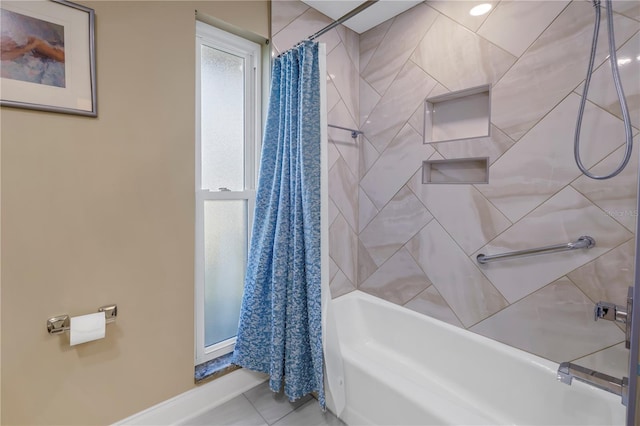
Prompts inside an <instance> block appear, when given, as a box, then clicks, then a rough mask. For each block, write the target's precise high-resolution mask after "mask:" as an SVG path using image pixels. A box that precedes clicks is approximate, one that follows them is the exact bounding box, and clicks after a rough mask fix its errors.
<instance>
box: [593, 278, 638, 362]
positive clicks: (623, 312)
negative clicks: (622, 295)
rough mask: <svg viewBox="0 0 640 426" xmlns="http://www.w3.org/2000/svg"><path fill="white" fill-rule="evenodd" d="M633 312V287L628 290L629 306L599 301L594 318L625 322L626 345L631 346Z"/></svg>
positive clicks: (594, 310) (596, 319) (595, 319)
mask: <svg viewBox="0 0 640 426" xmlns="http://www.w3.org/2000/svg"><path fill="white" fill-rule="evenodd" d="M632 312H633V287H629V290H628V292H627V306H626V307H624V306H618V305H616V304H615V303H610V302H598V303H596V305H595V307H594V309H593V319H594V321H598V319H605V320H608V321H615V322H619V323H622V324H625V346H626V348H627V349H629V348H630V347H631V313H632Z"/></svg>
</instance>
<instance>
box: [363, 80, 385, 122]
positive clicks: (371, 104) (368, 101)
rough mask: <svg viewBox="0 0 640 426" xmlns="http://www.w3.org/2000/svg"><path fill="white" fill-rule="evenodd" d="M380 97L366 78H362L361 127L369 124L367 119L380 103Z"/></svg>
mask: <svg viewBox="0 0 640 426" xmlns="http://www.w3.org/2000/svg"><path fill="white" fill-rule="evenodd" d="M380 97H381V96H380V95H379V94H378V92H376V91H375V90H373V87H371V85H370V84H369V83H367V81H366V80H365V79H364V78H360V98H359V100H360V105H359V107H360V125H361V126H364V125H365V124H366V123H367V118H368V117H369V114H371V111H373V108H375V106H376V105H377V104H378V102H379V101H380Z"/></svg>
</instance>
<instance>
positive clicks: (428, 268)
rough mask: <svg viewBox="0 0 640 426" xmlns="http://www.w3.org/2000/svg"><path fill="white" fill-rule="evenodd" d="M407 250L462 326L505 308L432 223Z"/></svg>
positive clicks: (489, 286)
mask: <svg viewBox="0 0 640 426" xmlns="http://www.w3.org/2000/svg"><path fill="white" fill-rule="evenodd" d="M407 248H408V249H409V252H410V253H411V255H412V256H413V257H414V258H415V259H416V261H417V262H418V264H419V265H420V266H421V267H422V269H423V270H424V271H425V273H426V274H427V277H429V280H431V282H432V283H433V285H434V286H435V287H436V289H437V290H438V291H439V292H440V294H441V295H442V297H443V298H444V300H446V301H447V303H448V304H449V306H451V308H452V309H453V310H454V311H455V312H456V314H457V315H458V317H459V318H460V321H462V323H463V324H464V326H465V327H470V326H472V325H473V324H475V323H477V322H479V321H481V320H483V319H485V318H487V317H488V316H489V315H491V314H494V313H496V312H498V311H499V310H501V309H502V308H505V307H506V306H507V301H506V300H505V299H504V297H502V295H501V294H500V293H499V292H498V290H496V288H495V287H494V286H493V285H492V284H491V283H490V282H489V280H487V279H486V278H485V277H484V276H483V275H482V273H481V272H480V271H479V270H478V268H477V267H476V265H475V264H474V263H473V262H472V261H471V260H469V258H468V257H467V255H466V254H465V253H464V252H463V251H462V249H460V247H458V245H457V244H456V243H455V241H454V240H453V239H452V238H451V237H450V236H449V234H447V232H446V231H445V230H444V228H443V227H442V226H440V224H439V223H438V222H436V221H435V220H434V221H431V222H430V223H429V224H428V225H427V226H425V227H424V228H423V229H422V231H420V232H419V233H418V234H417V235H416V236H415V237H414V238H413V239H411V241H410V242H409V243H408V244H407ZM452 265H455V267H452Z"/></svg>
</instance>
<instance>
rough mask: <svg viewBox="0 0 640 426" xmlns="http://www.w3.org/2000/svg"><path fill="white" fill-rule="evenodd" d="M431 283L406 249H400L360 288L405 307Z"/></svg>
mask: <svg viewBox="0 0 640 426" xmlns="http://www.w3.org/2000/svg"><path fill="white" fill-rule="evenodd" d="M430 285H431V282H430V281H429V279H428V278H427V276H426V275H425V274H424V272H423V271H422V269H421V268H420V266H418V265H417V264H416V262H415V260H413V257H411V255H410V254H409V252H408V251H407V249H406V248H402V249H400V250H399V251H398V252H397V253H396V254H394V255H393V256H392V257H391V258H390V259H389V260H387V261H386V262H385V263H384V264H383V265H382V266H381V267H380V268H379V269H378V270H377V271H376V272H375V273H374V274H373V275H371V276H370V277H369V278H367V279H366V280H365V281H364V282H363V283H362V284H360V286H359V287H358V288H359V289H360V290H362V291H365V292H367V293H370V294H373V295H374V296H378V297H381V298H383V299H386V300H388V301H390V302H393V303H397V304H399V305H403V304H405V303H407V302H408V301H409V300H411V299H412V298H413V297H415V296H417V295H418V294H419V293H421V292H422V291H423V290H424V289H426V288H427V287H429V286H430Z"/></svg>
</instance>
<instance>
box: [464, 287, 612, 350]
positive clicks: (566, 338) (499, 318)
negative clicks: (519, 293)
mask: <svg viewBox="0 0 640 426" xmlns="http://www.w3.org/2000/svg"><path fill="white" fill-rule="evenodd" d="M471 330H473V331H475V332H476V333H479V334H482V335H484V336H487V337H491V338H492V339H496V340H498V341H500V342H503V343H506V344H508V345H511V346H515V347H516V348H519V349H523V350H525V351H528V352H531V353H534V354H536V355H540V356H542V357H544V358H547V359H550V360H552V361H555V362H562V361H566V360H571V359H575V358H576V357H579V356H581V355H582V354H589V353H593V352H596V351H598V350H601V349H604V348H607V347H609V346H611V345H614V344H616V343H619V342H621V341H622V340H624V333H622V331H620V330H619V329H618V328H617V327H616V326H615V325H614V324H613V323H612V322H610V321H597V322H596V321H594V320H593V303H592V302H591V300H589V299H588V298H587V297H585V295H584V294H582V292H581V291H580V290H578V289H577V288H576V286H575V285H573V283H572V282H571V281H570V280H569V279H568V278H566V277H564V278H561V279H559V280H558V281H556V282H553V283H551V284H549V285H548V286H546V287H545V288H544V289H542V290H540V291H538V292H536V293H534V294H532V295H531V296H529V297H527V298H526V299H523V300H521V301H520V302H518V303H514V304H513V305H511V306H509V307H508V308H507V309H505V310H503V311H502V312H499V313H498V314H496V315H494V316H492V317H491V318H489V319H487V320H485V321H482V322H481V323H480V324H478V325H476V326H474V327H472V328H471Z"/></svg>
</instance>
